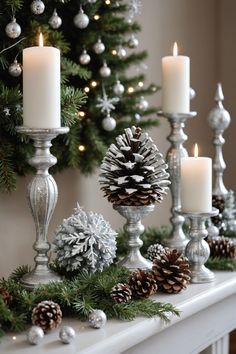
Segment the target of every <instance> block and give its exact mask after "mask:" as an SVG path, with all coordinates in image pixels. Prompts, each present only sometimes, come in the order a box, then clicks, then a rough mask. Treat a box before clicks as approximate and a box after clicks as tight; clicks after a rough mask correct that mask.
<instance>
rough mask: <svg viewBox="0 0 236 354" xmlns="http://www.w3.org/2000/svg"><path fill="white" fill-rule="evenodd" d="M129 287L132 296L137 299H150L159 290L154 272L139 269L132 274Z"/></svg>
mask: <svg viewBox="0 0 236 354" xmlns="http://www.w3.org/2000/svg"><path fill="white" fill-rule="evenodd" d="M129 285H130V288H131V290H132V294H133V295H134V296H136V297H144V298H148V297H149V296H151V295H153V294H154V293H155V292H156V291H157V289H158V287H157V283H156V280H155V279H154V276H153V274H152V272H149V271H146V270H142V269H137V270H135V271H134V272H132V273H131V274H130V278H129Z"/></svg>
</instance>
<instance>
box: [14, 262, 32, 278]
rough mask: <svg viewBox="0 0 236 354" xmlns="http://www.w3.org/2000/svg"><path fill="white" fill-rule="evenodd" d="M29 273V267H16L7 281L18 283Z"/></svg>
mask: <svg viewBox="0 0 236 354" xmlns="http://www.w3.org/2000/svg"><path fill="white" fill-rule="evenodd" d="M29 272H31V267H30V266H29V265H22V266H19V267H17V268H16V269H15V270H14V271H13V272H12V273H11V274H10V277H9V279H11V280H15V281H19V280H20V279H21V278H22V277H23V276H24V275H25V274H27V273H29Z"/></svg>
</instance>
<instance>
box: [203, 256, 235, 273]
mask: <svg viewBox="0 0 236 354" xmlns="http://www.w3.org/2000/svg"><path fill="white" fill-rule="evenodd" d="M206 267H208V268H210V269H213V270H229V271H232V272H233V271H235V270H236V259H230V258H224V257H209V258H208V260H207V262H206Z"/></svg>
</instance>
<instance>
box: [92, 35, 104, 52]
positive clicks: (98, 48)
mask: <svg viewBox="0 0 236 354" xmlns="http://www.w3.org/2000/svg"><path fill="white" fill-rule="evenodd" d="M93 50H94V52H95V53H96V54H102V53H103V52H104V50H105V45H104V43H102V40H101V38H100V37H99V38H98V41H97V42H96V43H95V44H94V45H93Z"/></svg>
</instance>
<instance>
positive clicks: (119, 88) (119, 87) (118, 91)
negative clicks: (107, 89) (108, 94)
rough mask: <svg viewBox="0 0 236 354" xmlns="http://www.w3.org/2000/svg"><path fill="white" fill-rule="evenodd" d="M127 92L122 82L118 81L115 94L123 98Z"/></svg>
mask: <svg viewBox="0 0 236 354" xmlns="http://www.w3.org/2000/svg"><path fill="white" fill-rule="evenodd" d="M124 91H125V87H124V85H122V84H121V83H120V80H117V81H116V83H115V85H114V86H113V92H114V94H115V95H117V96H121V95H122V94H123V93H124Z"/></svg>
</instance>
